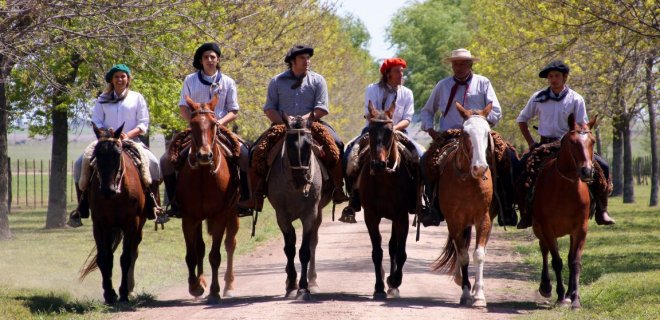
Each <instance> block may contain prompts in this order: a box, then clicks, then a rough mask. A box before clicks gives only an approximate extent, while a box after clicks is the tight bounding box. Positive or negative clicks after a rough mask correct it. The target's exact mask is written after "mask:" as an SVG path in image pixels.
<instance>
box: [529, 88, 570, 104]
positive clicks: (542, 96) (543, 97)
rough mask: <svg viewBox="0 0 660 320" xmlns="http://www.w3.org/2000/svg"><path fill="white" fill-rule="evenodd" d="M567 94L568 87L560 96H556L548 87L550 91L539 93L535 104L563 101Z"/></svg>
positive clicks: (535, 98)
mask: <svg viewBox="0 0 660 320" xmlns="http://www.w3.org/2000/svg"><path fill="white" fill-rule="evenodd" d="M567 94H568V87H565V88H564V90H562V91H561V92H560V93H559V95H558V96H557V95H555V94H554V92H552V89H550V87H548V89H546V90H543V91H541V92H539V93H538V94H537V95H536V97H534V102H546V101H548V100H554V101H561V100H563V99H564V98H565V97H566V95H567Z"/></svg>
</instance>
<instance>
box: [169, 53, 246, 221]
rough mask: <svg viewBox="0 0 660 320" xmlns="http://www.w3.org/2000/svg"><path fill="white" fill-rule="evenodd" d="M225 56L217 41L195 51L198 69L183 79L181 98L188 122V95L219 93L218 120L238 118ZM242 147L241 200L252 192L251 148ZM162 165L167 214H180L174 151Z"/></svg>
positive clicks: (205, 97)
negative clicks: (223, 66) (222, 66)
mask: <svg viewBox="0 0 660 320" xmlns="http://www.w3.org/2000/svg"><path fill="white" fill-rule="evenodd" d="M221 56H222V55H221V51H220V47H219V46H218V44H217V43H204V44H202V45H201V46H200V47H199V48H197V50H196V51H195V56H194V59H193V63H192V65H193V67H195V69H196V70H197V71H196V72H194V73H191V74H189V75H188V76H186V79H185V80H184V81H183V88H181V98H180V100H179V111H180V114H181V117H182V118H183V119H185V120H186V122H190V116H191V113H190V109H189V107H188V105H187V103H186V96H188V97H190V98H191V99H192V100H193V101H195V102H198V103H206V102H209V101H211V99H212V98H213V96H214V95H218V104H217V105H216V106H215V114H216V117H217V118H218V119H219V120H218V121H217V123H218V125H219V126H225V127H226V126H228V125H229V123H231V122H232V121H234V120H235V119H236V118H237V117H238V110H239V106H238V98H237V90H236V82H235V81H234V79H232V78H230V77H229V76H227V75H226V74H224V73H222V72H221V71H220V57H221ZM240 149H241V155H240V160H239V166H240V174H239V176H240V180H241V181H240V184H239V186H240V196H241V199H246V198H247V197H248V192H249V189H248V186H247V173H246V172H247V157H248V150H247V147H246V146H245V144H244V143H241V147H240ZM179 151H181V150H179ZM182 152H185V151H182ZM183 158H185V157H183ZM160 166H161V170H162V172H163V180H164V181H165V191H166V192H167V198H168V199H169V201H170V209H169V210H168V211H167V215H168V216H175V217H178V216H179V215H180V213H179V208H178V204H177V202H176V199H174V195H175V194H176V183H177V176H176V172H175V167H174V164H173V163H172V161H171V159H170V152H165V154H164V155H163V156H162V157H161V158H160ZM251 214H252V212H251V211H250V210H249V209H248V210H240V208H239V210H238V215H239V216H247V215H251Z"/></svg>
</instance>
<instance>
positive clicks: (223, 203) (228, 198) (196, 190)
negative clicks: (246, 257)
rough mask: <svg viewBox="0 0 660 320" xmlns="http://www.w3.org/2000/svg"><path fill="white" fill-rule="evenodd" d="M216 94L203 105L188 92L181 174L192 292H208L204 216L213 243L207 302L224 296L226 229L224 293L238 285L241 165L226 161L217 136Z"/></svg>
mask: <svg viewBox="0 0 660 320" xmlns="http://www.w3.org/2000/svg"><path fill="white" fill-rule="evenodd" d="M217 102H218V96H217V95H215V96H214V97H213V99H212V100H211V101H210V102H208V103H204V104H200V103H196V102H194V101H192V100H191V99H190V98H189V97H186V103H187V104H188V107H189V108H190V112H191V119H190V131H191V135H192V137H191V143H190V151H189V153H188V158H187V159H186V161H185V165H184V166H183V167H182V168H181V172H180V173H179V181H178V183H177V188H176V198H177V200H178V202H179V208H180V210H181V216H182V222H181V223H182V226H181V227H182V229H183V236H184V238H185V241H186V264H187V265H188V292H189V293H190V294H191V295H192V296H194V297H199V296H201V295H202V294H203V293H204V286H206V281H205V279H204V271H203V265H204V254H205V245H204V239H203V234H202V221H204V220H206V222H207V229H208V233H209V234H210V235H211V238H212V243H211V250H210V252H209V262H210V264H211V287H210V292H209V295H208V298H207V301H208V302H209V303H218V302H219V301H220V294H219V292H220V284H219V283H218V268H219V267H220V260H221V256H220V245H221V243H222V238H223V235H225V233H226V238H225V250H226V251H227V270H226V272H225V289H224V291H223V295H224V296H226V297H229V296H231V290H233V289H234V267H233V266H234V259H233V258H234V251H235V249H236V233H237V232H238V216H237V215H236V212H235V211H234V207H235V203H236V201H237V199H238V198H237V197H238V171H237V170H238V169H237V166H235V165H233V164H231V163H228V162H227V158H226V157H225V155H224V154H223V152H222V150H221V147H220V142H219V141H218V140H217V139H216V137H217V132H216V131H217V130H218V129H217V126H218V125H217V123H216V121H217V119H216V116H215V112H214V108H215V105H216V103H217Z"/></svg>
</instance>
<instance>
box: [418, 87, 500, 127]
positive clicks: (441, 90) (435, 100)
mask: <svg viewBox="0 0 660 320" xmlns="http://www.w3.org/2000/svg"><path fill="white" fill-rule="evenodd" d="M455 83H456V82H455V81H454V77H453V76H451V77H447V78H444V79H442V80H440V82H438V84H437V85H436V86H435V88H434V89H433V92H431V96H430V97H429V100H428V101H426V104H425V105H424V108H422V110H421V111H420V116H421V118H422V130H428V129H431V128H433V118H434V116H435V114H436V112H440V113H441V114H440V116H441V119H440V131H441V132H442V131H447V130H449V129H461V128H463V117H461V115H460V114H459V113H458V110H456V101H458V102H460V103H461V104H462V105H463V107H465V108H466V109H473V110H481V109H483V108H485V107H486V105H487V104H488V103H491V102H492V103H493V110H492V111H491V112H490V113H489V114H488V116H487V117H486V119H487V120H488V122H489V123H490V124H491V126H493V127H494V126H495V125H497V123H498V122H499V121H500V119H501V118H502V109H501V108H500V102H499V101H498V100H497V96H496V95H495V89H493V86H492V85H491V83H490V80H488V78H486V77H484V76H481V75H478V74H473V75H472V80H470V83H469V84H468V86H469V90H468V92H467V94H466V92H465V89H466V86H458V89H457V90H456V94H455V95H454V101H452V102H451V104H450V106H449V110H448V112H447V115H446V116H443V115H442V113H444V112H445V107H446V106H447V100H449V96H450V94H451V88H452V87H453V86H454V84H455Z"/></svg>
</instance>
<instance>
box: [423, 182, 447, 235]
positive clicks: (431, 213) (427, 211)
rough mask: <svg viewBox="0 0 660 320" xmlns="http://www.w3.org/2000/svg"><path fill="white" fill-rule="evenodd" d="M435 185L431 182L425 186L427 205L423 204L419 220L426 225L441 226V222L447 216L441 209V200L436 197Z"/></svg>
mask: <svg viewBox="0 0 660 320" xmlns="http://www.w3.org/2000/svg"><path fill="white" fill-rule="evenodd" d="M434 190H435V185H433V184H431V183H429V185H427V186H425V187H424V200H425V201H424V202H425V203H426V205H424V206H422V209H421V212H420V217H419V222H421V223H422V225H423V226H424V227H428V226H439V225H440V222H442V221H445V217H444V216H443V215H442V211H440V202H439V201H438V199H436V197H435V192H433V191H434Z"/></svg>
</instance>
